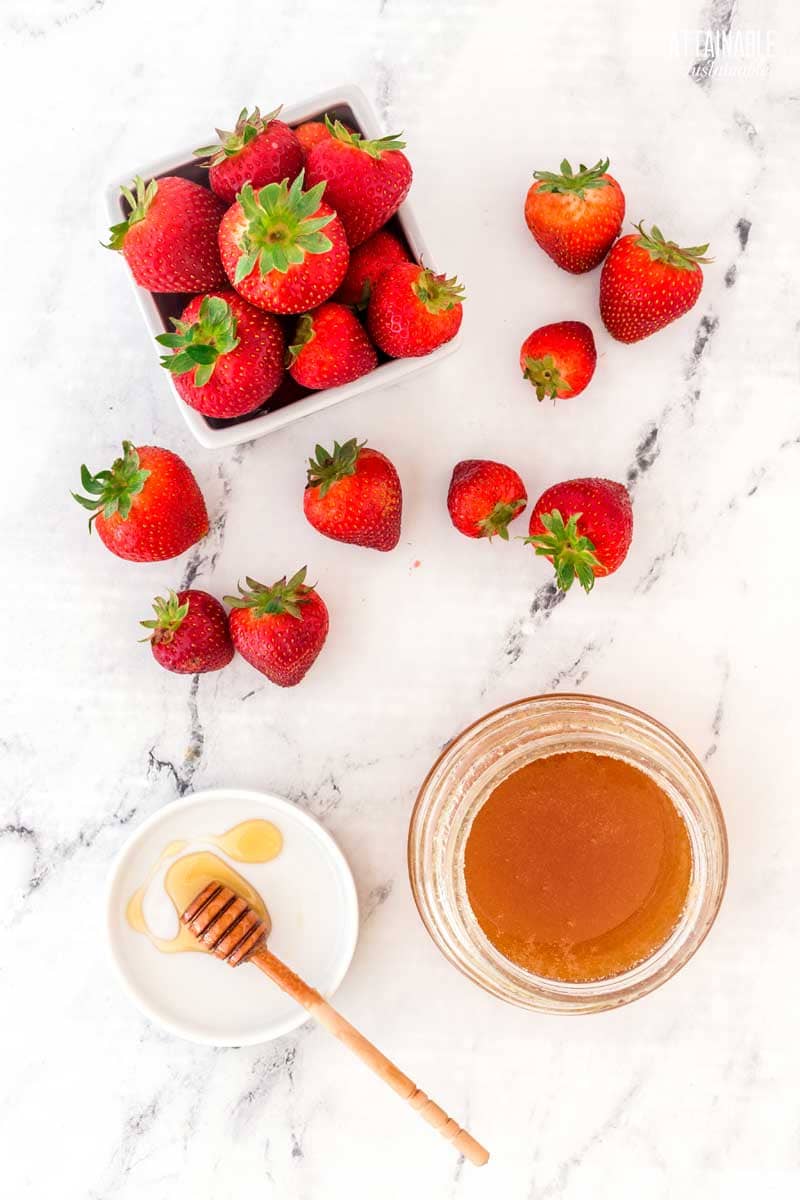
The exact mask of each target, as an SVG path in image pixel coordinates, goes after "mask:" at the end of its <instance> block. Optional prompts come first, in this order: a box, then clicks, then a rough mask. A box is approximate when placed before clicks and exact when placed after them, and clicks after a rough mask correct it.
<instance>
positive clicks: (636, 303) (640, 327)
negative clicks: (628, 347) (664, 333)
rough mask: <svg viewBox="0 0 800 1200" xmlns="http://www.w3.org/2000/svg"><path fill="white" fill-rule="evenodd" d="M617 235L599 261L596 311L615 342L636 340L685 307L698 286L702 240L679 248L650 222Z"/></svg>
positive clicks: (679, 314)
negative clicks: (648, 229) (649, 227)
mask: <svg viewBox="0 0 800 1200" xmlns="http://www.w3.org/2000/svg"><path fill="white" fill-rule="evenodd" d="M636 228H637V229H638V231H639V232H638V234H637V233H629V234H627V235H626V236H625V237H623V238H620V239H619V241H618V242H617V244H616V245H615V246H614V248H613V250H612V251H611V253H610V254H609V256H608V258H607V259H606V261H605V262H604V263H603V271H602V274H601V275H600V316H601V317H602V318H603V324H604V325H605V327H606V329H607V330H608V332H609V333H610V334H611V336H612V337H613V338H616V339H617V341H618V342H639V341H641V339H642V338H646V337H649V336H650V334H651V333H656V332H657V331H658V330H659V329H663V328H664V326H665V325H669V324H670V322H671V321H675V320H677V318H678V317H682V316H683V314H684V313H687V312H688V311H689V309H690V308H692V307H693V305H694V304H695V302H696V300H697V297H698V296H699V295H700V291H701V288H702V286H703V270H702V268H701V266H700V263H709V262H712V261H713V260H712V259H710V258H706V257H705V253H706V250H708V244H706V245H705V246H690V247H688V248H686V249H681V247H680V246H677V245H676V244H675V242H668V241H666V239H665V238H664V235H663V234H662V232H661V230H660V229H659V228H658V226H657V225H654V226H653V228H652V231H651V233H650V234H649V235H648V234H646V233H645V231H644V229H643V228H642V224H641V222H640V223H639V224H638V225H637V226H636Z"/></svg>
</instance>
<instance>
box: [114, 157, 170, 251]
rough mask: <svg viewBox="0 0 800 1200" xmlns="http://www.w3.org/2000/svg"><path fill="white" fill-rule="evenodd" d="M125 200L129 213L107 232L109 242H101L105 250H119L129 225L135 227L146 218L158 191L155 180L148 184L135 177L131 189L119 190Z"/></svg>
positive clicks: (122, 188) (138, 176)
mask: <svg viewBox="0 0 800 1200" xmlns="http://www.w3.org/2000/svg"><path fill="white" fill-rule="evenodd" d="M119 190H120V191H121V192H122V195H123V196H124V197H125V200H126V201H127V203H128V204H129V205H130V210H131V211H130V212H129V213H128V215H127V217H126V218H125V220H124V221H120V222H119V224H117V225H112V226H111V229H110V230H109V235H110V236H109V240H108V241H107V242H103V243H102V244H103V245H104V246H105V248H106V250H121V249H122V245H123V242H124V241H125V235H126V233H127V232H128V230H129V229H130V227H131V225H136V224H137V222H138V221H143V220H144V218H145V217H146V216H147V210H148V208H149V207H150V205H151V204H152V203H153V201H154V200H155V198H156V192H157V191H158V183H157V181H156V180H155V179H151V180H150V182H149V183H148V184H145V181H144V180H143V179H142V177H141V175H137V176H136V177H135V178H134V181H133V183H132V185H131V187H125V186H124V185H123V186H122V187H121V188H120V189H119Z"/></svg>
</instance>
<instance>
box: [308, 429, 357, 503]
mask: <svg viewBox="0 0 800 1200" xmlns="http://www.w3.org/2000/svg"><path fill="white" fill-rule="evenodd" d="M366 444H367V443H366V442H359V441H358V440H357V439H356V438H350V440H349V441H347V442H345V443H344V445H343V446H340V445H339V443H338V442H334V443H333V453H332V454H331V453H329V451H327V450H326V449H325V447H324V446H317V448H316V450H315V451H314V453H315V454H316V458H310V459H309V460H308V480H307V483H306V488H313V487H318V488H319V489H320V496H321V497H322V498H324V497H325V496H327V494H328V492H329V491H330V489H331V487H332V486H333V485H334V483H338V482H339V480H340V479H344V478H345V476H347V475H355V473H356V466H357V464H358V456H359V454H360V453H361V450H362V448H363V447H364V446H366Z"/></svg>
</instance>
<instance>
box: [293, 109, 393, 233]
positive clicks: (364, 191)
mask: <svg viewBox="0 0 800 1200" xmlns="http://www.w3.org/2000/svg"><path fill="white" fill-rule="evenodd" d="M325 124H326V126H327V128H328V132H329V133H330V134H331V137H329V138H327V139H324V138H323V139H322V141H319V142H317V144H316V146H314V147H313V149H312V151H311V153H310V154H309V156H308V163H307V167H306V171H307V174H308V182H309V184H311V185H314V184H317V183H322V182H323V181H326V182H327V184H328V187H327V190H326V192H325V198H326V200H327V201H328V203H329V204H332V205H333V207H334V208H335V209H336V212H337V213H338V215H339V220H340V221H341V222H342V224H343V225H344V228H345V232H346V233H347V240H348V242H349V243H350V245H351V246H358V245H359V244H360V243H361V242H365V241H366V240H367V238H368V237H369V235H370V234H371V233H374V232H375V230H376V229H380V227H381V225H385V224H386V222H387V221H388V220H389V217H391V216H393V215H394V214H395V213H396V212H397V210H398V208H399V207H400V205H401V204H402V203H403V201H404V200H405V198H406V196H407V195H408V189H409V188H410V187H411V164H410V163H409V161H408V159H407V158H406V156H405V154H403V152H402V151H403V147H404V146H405V142H401V141H400V139H399V137H398V136H396V135H393V136H391V137H383V138H376V139H375V140H374V141H367V140H365V139H364V138H362V136H361V134H360V133H350V131H349V130H348V129H346V128H345V126H344V125H343V124H342V122H341V121H335V122H334V121H330V120H329V119H328V117H326V118H325Z"/></svg>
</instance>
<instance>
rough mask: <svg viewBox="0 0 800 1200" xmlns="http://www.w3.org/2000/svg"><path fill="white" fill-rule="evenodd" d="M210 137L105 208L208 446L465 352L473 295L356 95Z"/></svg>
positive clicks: (149, 321) (182, 399)
mask: <svg viewBox="0 0 800 1200" xmlns="http://www.w3.org/2000/svg"><path fill="white" fill-rule="evenodd" d="M217 135H218V141H216V142H215V143H213V144H211V145H207V146H203V147H201V148H199V149H197V150H187V151H183V152H180V153H177V154H175V155H173V156H171V157H170V158H169V159H167V160H164V161H162V162H159V163H155V164H152V165H150V166H149V167H144V168H140V169H139V170H138V171H135V172H131V173H130V174H129V175H127V176H126V177H125V179H124V180H119V181H117V182H115V183H114V184H112V185H111V186H110V187H109V189H108V191H107V204H108V212H109V217H110V220H111V232H110V238H109V241H108V243H107V245H108V247H109V248H110V249H112V250H115V251H118V252H119V253H120V255H121V256H122V257H123V258H124V259H125V260H126V262H127V265H128V268H129V272H128V273H129V276H130V279H131V282H132V284H133V287H134V290H135V293H136V297H137V300H138V302H139V307H140V309H141V312H142V314H143V316H144V320H145V323H146V325H147V327H148V329H149V331H150V332H151V334H152V335H153V338H154V347H155V349H156V350H158V351H159V352H160V354H161V366H162V368H163V374H164V378H165V380H167V381H169V383H170V384H171V388H172V392H173V394H174V396H175V398H176V400H177V402H178V405H179V407H180V410H181V412H182V414H183V416H184V418H185V420H186V422H187V424H188V426H189V428H190V429H191V431H192V433H193V434H194V436H195V437H196V438H197V440H198V442H200V443H201V445H203V446H206V447H208V448H210V449H213V448H214V447H218V446H230V445H234V444H236V443H238V442H244V441H250V440H252V439H253V438H257V437H263V436H264V435H265V434H267V433H271V432H272V431H273V430H275V429H280V428H281V427H282V426H284V425H288V424H290V423H291V422H292V421H296V420H299V419H300V418H301V417H304V416H307V415H308V414H310V413H313V412H318V411H319V410H321V409H323V408H327V407H329V406H330V405H332V404H338V403H339V402H340V401H342V400H345V399H347V398H348V397H350V396H354V395H357V394H360V393H362V392H365V391H368V390H370V389H373V388H377V387H383V386H386V385H389V384H392V383H396V382H398V381H399V380H400V379H402V378H404V377H405V376H406V375H409V374H410V373H411V372H413V371H416V370H419V369H420V368H422V367H423V366H427V365H428V364H431V363H433V362H435V361H437V360H439V359H440V358H442V357H444V356H445V355H447V354H449V353H451V352H452V351H453V350H454V349H456V347H457V345H458V331H459V327H460V325H461V315H462V300H463V288H462V286H461V285H460V284H459V283H458V281H457V279H456V278H455V277H448V276H446V275H443V274H439V273H438V272H437V270H436V268H435V266H434V264H433V260H432V258H431V255H430V252H429V249H428V247H427V245H426V243H425V241H424V239H423V236H422V233H421V231H420V228H419V225H418V224H417V222H416V220H415V218H414V215H413V213H412V210H411V208H410V206H409V202H408V200H407V196H408V192H409V189H410V188H411V184H412V178H413V171H412V167H411V164H410V162H409V160H408V158H407V156H406V154H405V153H404V149H405V143H404V142H403V141H402V140H401V139H400V137H399V136H394V135H393V136H389V137H385V136H382V135H381V132H380V128H379V123H378V119H377V117H376V115H375V113H374V111H373V109H372V107H371V106H370V104H369V103H368V101H367V99H366V97H365V96H364V95H363V93H362V92H361V91H360V90H359V89H358V88H355V87H342V88H339V89H337V90H336V91H335V92H330V93H327V94H325V95H322V96H318V97H316V98H315V99H313V100H310V101H308V102H306V103H305V104H302V105H299V106H296V107H294V108H291V109H287V110H282V109H276V110H275V111H274V112H270V113H266V114H262V113H261V112H260V110H259V109H258V108H256V109H253V110H252V111H248V110H247V109H243V110H242V112H241V113H240V114H239V117H238V119H237V121H236V122H235V126H234V128H233V129H232V130H230V131H227V130H221V129H219V130H217ZM131 178H132V182H131Z"/></svg>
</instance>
